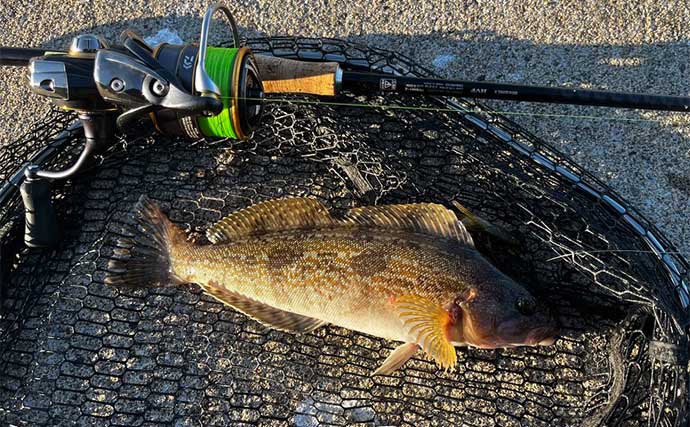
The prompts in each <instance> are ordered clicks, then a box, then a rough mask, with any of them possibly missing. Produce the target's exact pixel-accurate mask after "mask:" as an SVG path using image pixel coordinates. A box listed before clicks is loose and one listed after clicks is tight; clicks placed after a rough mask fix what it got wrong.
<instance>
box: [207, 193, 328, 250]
mask: <svg viewBox="0 0 690 427" xmlns="http://www.w3.org/2000/svg"><path fill="white" fill-rule="evenodd" d="M333 224H334V220H333V218H332V217H331V215H330V214H329V213H328V209H326V207H325V206H324V205H322V204H321V203H319V201H317V200H314V199H308V198H306V197H294V198H287V199H278V200H269V201H267V202H262V203H258V204H256V205H253V206H250V207H248V208H246V209H242V210H240V211H238V212H235V213H232V214H230V215H228V216H226V217H225V218H223V219H221V220H220V221H218V222H217V223H215V224H214V225H212V226H211V227H210V228H209V229H208V230H206V237H207V238H208V240H209V241H210V242H211V243H222V242H229V241H232V240H237V239H239V238H242V237H247V236H256V235H261V234H266V233H270V232H274V231H285V230H295V229H309V228H318V227H321V226H328V225H333Z"/></svg>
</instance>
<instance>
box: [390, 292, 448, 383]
mask: <svg viewBox="0 0 690 427" xmlns="http://www.w3.org/2000/svg"><path fill="white" fill-rule="evenodd" d="M395 310H396V312H397V314H398V318H399V319H400V321H401V322H402V325H403V330H404V331H405V333H406V334H407V335H408V340H409V341H410V342H412V343H416V344H419V346H420V347H421V348H422V350H424V352H425V353H426V354H427V355H429V356H430V357H431V358H432V359H434V361H435V362H436V363H437V364H438V366H440V367H441V368H442V369H445V370H452V369H453V368H454V367H455V364H456V362H457V360H458V356H457V354H456V353H455V347H453V344H452V343H451V342H450V340H449V339H448V336H447V330H448V327H449V326H450V325H451V324H452V322H453V320H452V318H451V316H450V314H449V313H448V312H447V311H446V310H445V309H444V308H443V307H441V306H440V305H439V304H437V303H435V302H433V301H431V300H429V299H427V298H424V297H420V296H418V295H403V296H400V297H398V298H396V300H395Z"/></svg>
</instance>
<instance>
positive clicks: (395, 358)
mask: <svg viewBox="0 0 690 427" xmlns="http://www.w3.org/2000/svg"><path fill="white" fill-rule="evenodd" d="M418 348H419V345H418V344H416V343H413V342H406V343H405V344H401V345H399V346H398V347H396V348H395V350H393V351H391V354H389V355H388V357H387V358H386V360H384V361H383V363H382V364H381V366H379V368H378V369H377V370H375V371H374V372H373V373H372V374H371V376H374V375H390V374H392V373H393V372H394V371H395V370H397V369H398V368H399V367H401V366H402V365H404V364H405V362H407V361H408V360H409V359H410V358H411V357H412V356H414V354H415V353H416V352H417V349H418Z"/></svg>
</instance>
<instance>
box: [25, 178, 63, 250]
mask: <svg viewBox="0 0 690 427" xmlns="http://www.w3.org/2000/svg"><path fill="white" fill-rule="evenodd" d="M29 168H35V170H37V169H38V167H37V166H29ZM19 191H20V192H21V195H22V200H23V202H24V212H25V215H24V218H25V225H24V243H25V244H26V246H28V247H30V248H46V247H52V246H55V245H56V244H57V243H58V241H59V240H60V229H59V227H58V222H57V217H56V215H55V208H54V207H53V202H52V200H51V198H52V194H51V191H50V181H48V180H46V179H42V178H38V179H32V178H28V177H27V178H26V179H25V180H24V182H23V183H22V185H21V186H20V187H19Z"/></svg>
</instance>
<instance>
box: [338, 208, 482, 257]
mask: <svg viewBox="0 0 690 427" xmlns="http://www.w3.org/2000/svg"><path fill="white" fill-rule="evenodd" d="M342 221H343V222H344V223H346V224H357V225H361V226H369V227H381V228H394V229H397V230H405V231H409V232H413V233H420V234H426V235H431V236H437V237H442V238H445V239H450V240H455V241H457V242H460V243H462V244H464V245H466V246H469V247H471V248H474V241H473V240H472V236H470V234H469V233H468V232H467V229H465V225H464V224H463V223H462V222H460V221H458V218H457V216H455V213H454V212H453V211H452V210H450V209H448V208H446V207H445V206H443V205H439V204H437V203H414V204H408V205H382V206H365V207H360V208H352V209H350V210H349V211H347V213H346V214H345V217H344V218H343V220H342Z"/></svg>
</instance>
